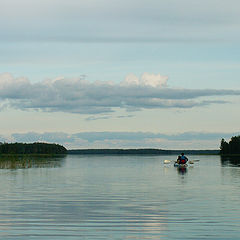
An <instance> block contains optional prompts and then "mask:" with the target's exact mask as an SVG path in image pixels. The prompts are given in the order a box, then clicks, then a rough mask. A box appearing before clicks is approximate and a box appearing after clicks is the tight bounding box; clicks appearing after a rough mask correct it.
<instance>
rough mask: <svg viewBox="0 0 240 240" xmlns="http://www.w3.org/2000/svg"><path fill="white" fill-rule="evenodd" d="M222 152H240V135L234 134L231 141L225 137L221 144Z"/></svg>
mask: <svg viewBox="0 0 240 240" xmlns="http://www.w3.org/2000/svg"><path fill="white" fill-rule="evenodd" d="M220 154H221V155H224V154H240V135H239V136H234V137H232V138H231V139H230V141H229V142H226V141H225V139H224V138H223V139H222V140H221V145H220Z"/></svg>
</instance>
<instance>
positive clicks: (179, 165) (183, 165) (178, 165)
mask: <svg viewBox="0 0 240 240" xmlns="http://www.w3.org/2000/svg"><path fill="white" fill-rule="evenodd" d="M187 166H188V165H187V164H186V163H185V164H179V163H174V167H179V168H186V167H187Z"/></svg>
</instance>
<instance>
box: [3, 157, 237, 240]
mask: <svg viewBox="0 0 240 240" xmlns="http://www.w3.org/2000/svg"><path fill="white" fill-rule="evenodd" d="M165 159H170V160H174V159H175V156H80V155H78V156H77V155H75V156H71V155H68V156H67V157H65V158H60V159H51V158H44V159H39V158H32V159H31V158H30V159H19V160H13V159H12V160H11V161H9V160H8V159H3V160H1V162H0V182H1V185H0V239H6V240H8V239H14V240H18V239H22V240H23V239H24V240H25V239H39V240H40V239H51V240H53V239H58V240H61V239H69V240H71V239H217V240H220V239H239V236H240V167H238V160H236V159H235V160H234V161H232V160H231V159H225V160H224V161H221V158H220V157H219V156H191V159H195V160H196V159H198V160H200V161H199V162H197V163H195V164H194V165H193V166H190V167H188V169H187V171H179V170H178V168H175V167H173V164H169V165H164V164H163V161H164V160H165Z"/></svg>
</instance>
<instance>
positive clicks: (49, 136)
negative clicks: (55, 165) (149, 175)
mask: <svg viewBox="0 0 240 240" xmlns="http://www.w3.org/2000/svg"><path fill="white" fill-rule="evenodd" d="M239 10H240V2H239V1H237V0H228V1H227V0H202V1H193V0H182V1H179V0H168V1H165V0H163V1H159V0H148V1H146V0H142V1H136V0H130V1H129V0H128V1H126V0H122V1H116V0H89V1H83V0H68V1H63V0H51V1H49V0H42V1H32V0H1V1H0V34H1V35H0V36H1V37H0V141H2V142H16V141H17V142H35V141H44V142H55V143H59V144H62V145H64V146H66V147H67V148H68V149H76V148H162V149H218V148H219V144H220V141H221V138H225V139H226V140H229V139H230V138H231V136H233V135H239V134H240V129H239V122H240V111H239V104H240V81H239V74H240V48H239V41H240V32H239V28H240V15H239Z"/></svg>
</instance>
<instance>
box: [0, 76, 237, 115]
mask: <svg viewBox="0 0 240 240" xmlns="http://www.w3.org/2000/svg"><path fill="white" fill-rule="evenodd" d="M129 79H133V80H129ZM125 82H126V83H125V84H123V83H120V84H118V83H114V82H107V81H96V82H90V81H87V80H86V79H85V78H84V77H79V78H71V79H69V78H64V77H60V78H56V79H53V80H52V79H49V80H44V81H41V82H37V83H31V82H30V81H29V80H28V79H27V78H14V77H13V76H12V75H11V74H9V73H5V74H1V75H0V99H1V108H3V107H6V106H8V107H9V108H16V109H21V110H42V111H46V112H70V113H80V114H99V113H111V112H114V111H116V109H118V108H122V109H125V110H128V111H133V110H134V111H136V110H143V109H158V108H193V107H199V106H206V105H210V104H223V103H225V100H224V101H223V100H221V98H220V97H221V96H226V95H240V91H239V90H216V89H204V90H200V89H176V88H170V87H166V84H167V77H166V76H161V75H160V74H156V75H154V74H149V73H144V74H143V75H142V76H141V78H139V79H138V78H137V77H136V76H135V77H129V76H128V77H127V78H126V80H125ZM213 96H218V97H219V99H214V101H213V100H212V99H211V97H213Z"/></svg>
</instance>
